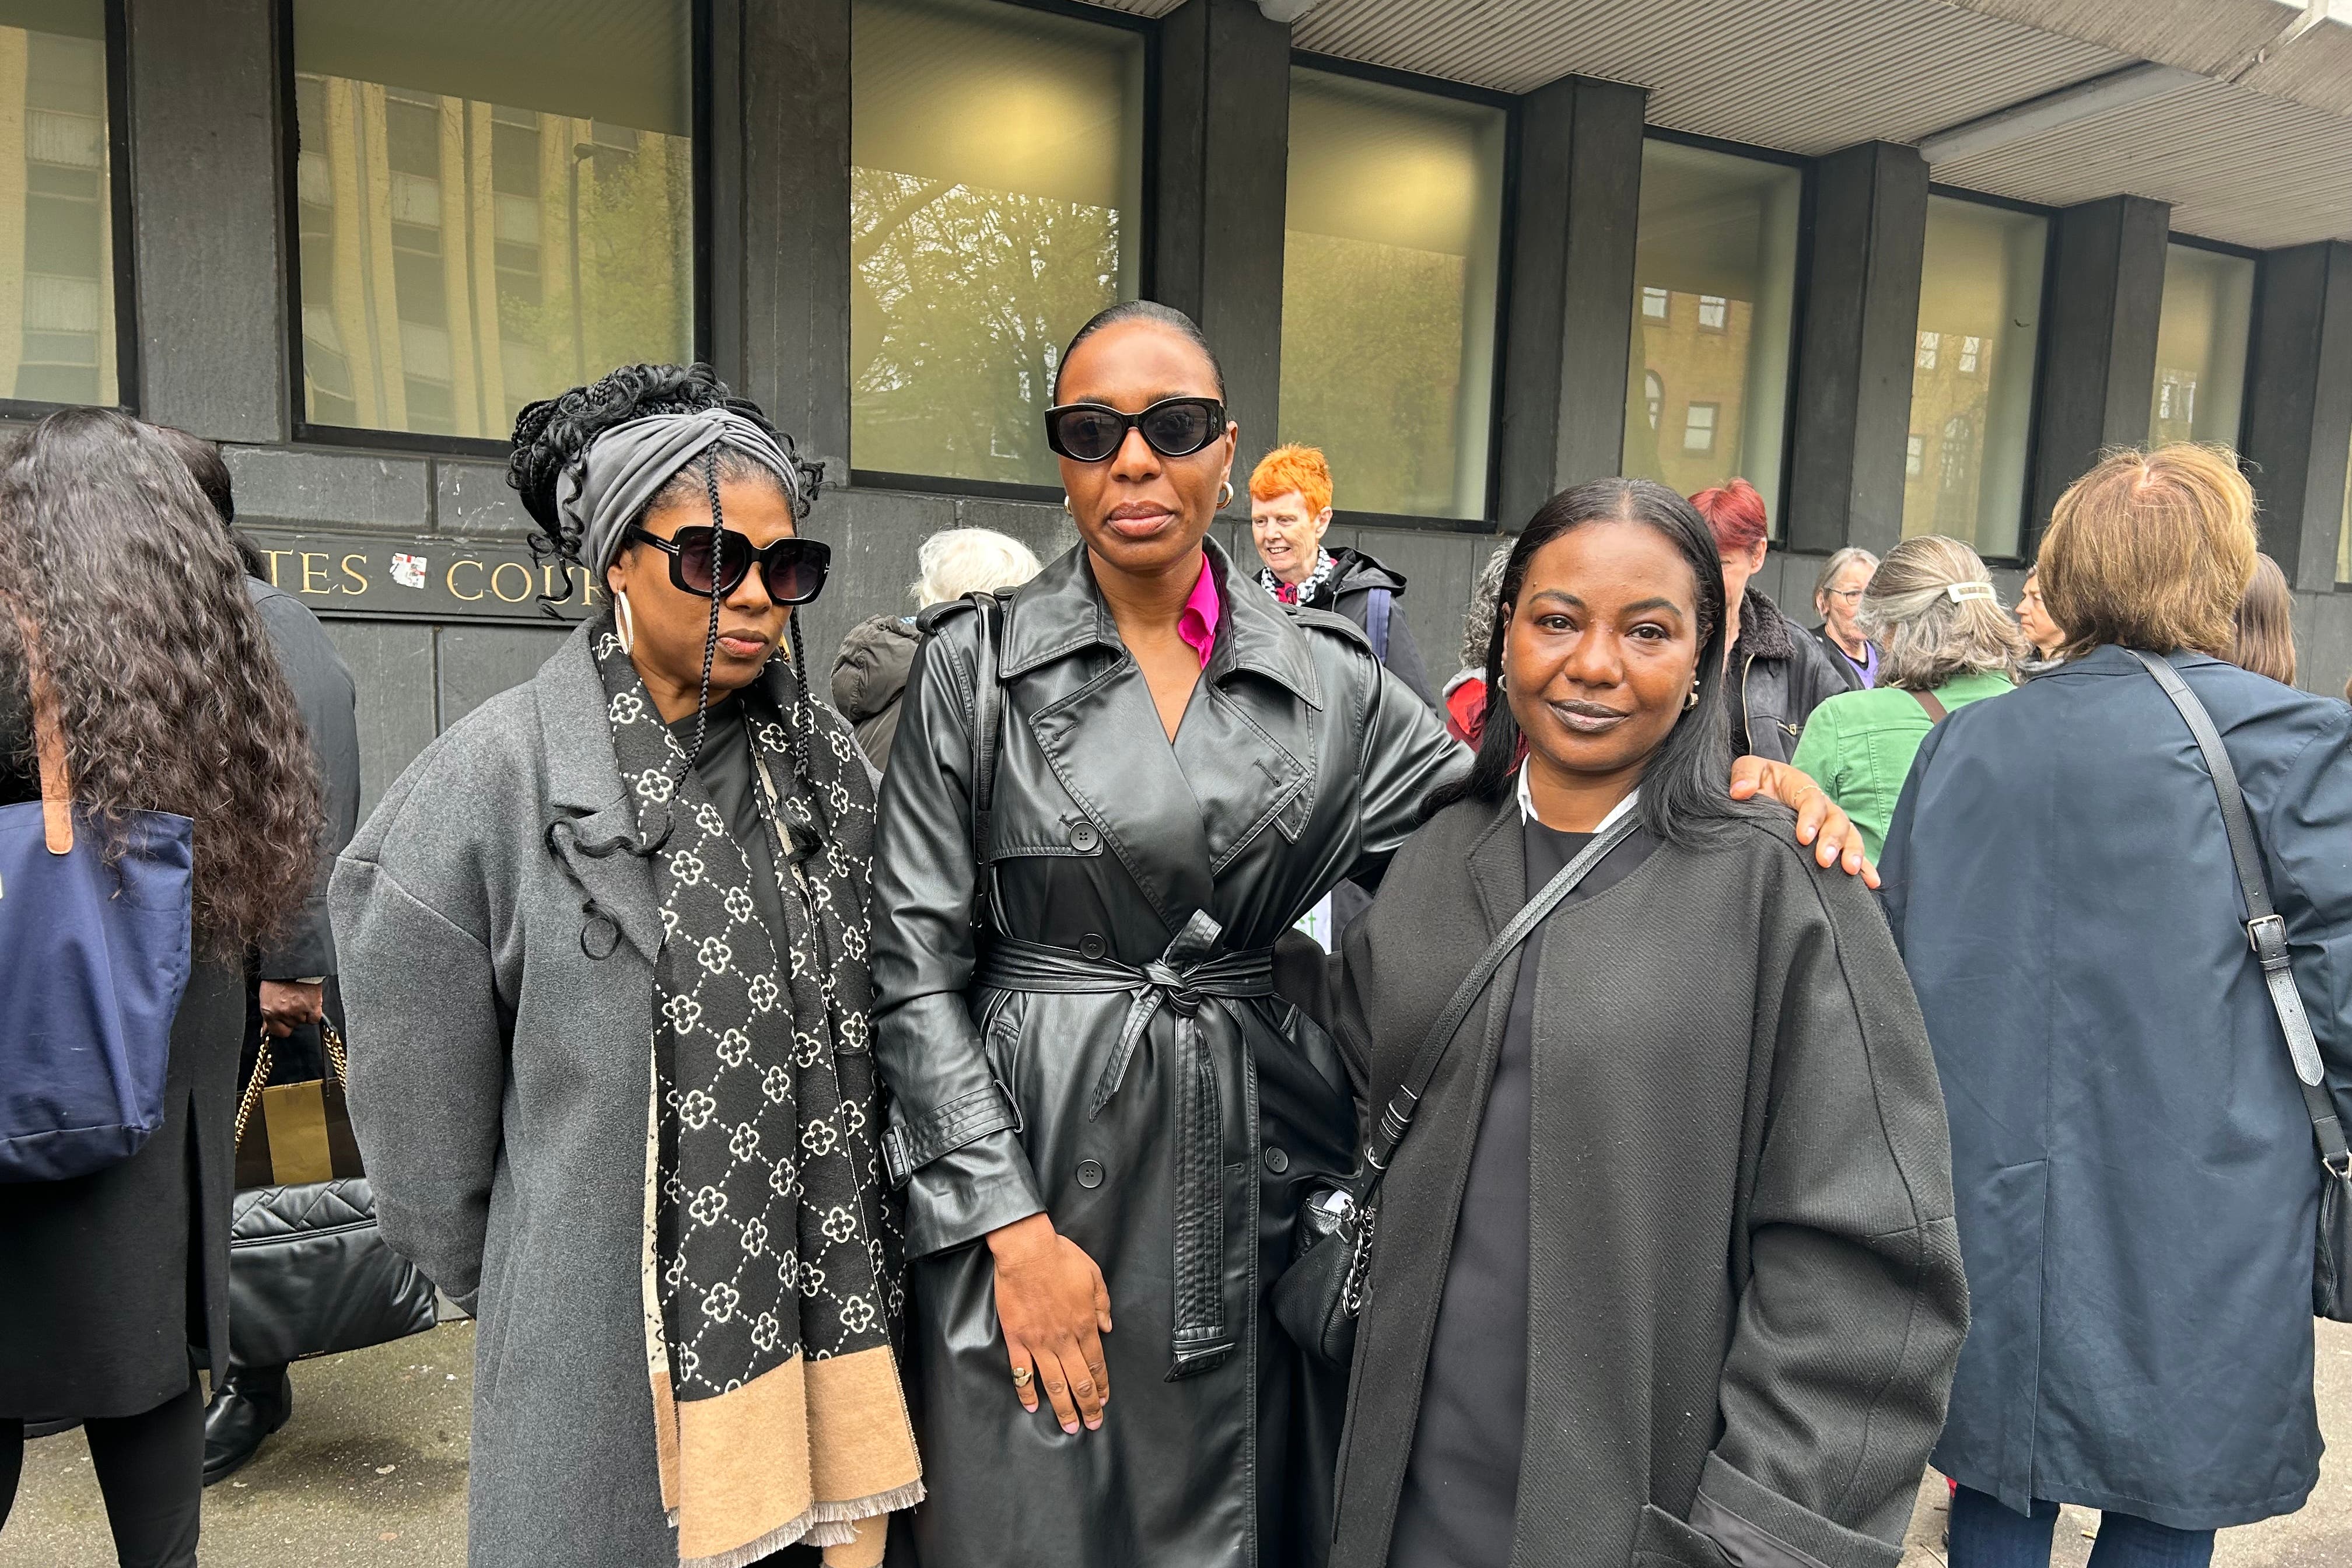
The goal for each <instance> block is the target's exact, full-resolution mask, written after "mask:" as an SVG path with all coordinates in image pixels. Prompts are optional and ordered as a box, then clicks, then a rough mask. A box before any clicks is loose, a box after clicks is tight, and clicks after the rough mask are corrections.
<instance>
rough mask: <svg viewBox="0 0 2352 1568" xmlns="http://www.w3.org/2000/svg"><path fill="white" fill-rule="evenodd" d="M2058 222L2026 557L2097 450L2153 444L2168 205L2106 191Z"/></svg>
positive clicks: (2023, 547) (2023, 545)
mask: <svg viewBox="0 0 2352 1568" xmlns="http://www.w3.org/2000/svg"><path fill="white" fill-rule="evenodd" d="M2171 226H2172V209H2171V208H2170V207H2169V206H2168V205H2165V204H2164V203H2162V202H2156V201H2149V200H2147V198H2146V197H2144V196H2109V197H2107V198H2106V199H2105V200H2104V201H2095V202H2085V203H2084V204H2083V205H2080V206H2073V207H2068V208H2067V209H2066V210H2065V211H2063V212H2062V213H2060V214H2059V215H2058V216H2057V217H2056V219H2055V221H2054V223H2053V228H2054V230H2055V243H2054V244H2053V246H2052V247H2051V260H2050V277H2049V279H2047V282H2046V284H2045V287H2044V290H2043V292H2044V295H2045V297H2046V299H2047V300H2048V301H2049V304H2048V308H2047V309H2046V310H2044V311H2043V314H2042V375H2041V390H2040V395H2038V396H2037V397H2036V398H2035V400H2034V430H2033V471H2032V478H2031V479H2030V480H2029V482H2028V486H2027V490H2026V509H2025V528H2024V531H2023V535H2022V537H2021V539H2020V541H2019V544H2018V553H2019V554H2020V555H2021V556H2024V557H2027V558H2029V559H2030V558H2031V557H2032V554H2033V551H2034V548H2035V546H2036V544H2037V543H2038V542H2039V541H2040V539H2041V536H2042V528H2043V527H2044V526H2045V525H2046V524H2047V523H2048V522H2049V521H2050V509H2051V508H2052V507H2053V506H2055V505H2057V504H2058V498H2059V497H2060V496H2061V495H2063V494H2064V493H2065V490H2066V487H2067V486H2068V485H2071V484H2073V483H2074V481H2075V480H2076V479H2081V478H2082V477H2083V475H2084V473H2085V472H2087V471H2088V470H2089V469H2090V468H2091V465H2092V464H2094V463H2095V462H2097V461H2098V458H2099V453H2100V451H2101V449H2102V448H2104V447H2124V446H2130V447H2137V446H2140V445H2143V444H2145V443H2146V441H2147V401H2148V395H2149V392H2150V390H2151V389H2152V388H2153V387H2154V386H2155V384H2156V331H2157V323H2158V319H2159V318H2161V317H2162V315H2163V314H2164V247H2165V245H2166V241H2167V236H2168V234H2169V232H2170V229H2171Z"/></svg>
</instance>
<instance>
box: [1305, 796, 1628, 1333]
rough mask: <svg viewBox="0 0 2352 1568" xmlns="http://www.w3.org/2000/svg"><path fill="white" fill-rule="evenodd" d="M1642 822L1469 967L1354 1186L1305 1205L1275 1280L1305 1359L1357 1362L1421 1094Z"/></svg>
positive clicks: (1532, 906)
mask: <svg viewBox="0 0 2352 1568" xmlns="http://www.w3.org/2000/svg"><path fill="white" fill-rule="evenodd" d="M1638 826H1640V822H1639V820H1638V818H1637V817H1636V816H1635V815H1634V814H1633V813H1632V812H1627V813H1626V814H1625V815H1624V816H1621V817H1619V818H1618V819H1617V820H1616V821H1615V822H1613V823H1612V824H1610V826H1608V827H1606V828H1604V829H1603V830H1601V832H1600V833H1598V834H1596V835H1594V837H1593V839H1592V842H1591V843H1590V844H1588V845H1586V846H1585V847H1584V848H1583V849H1582V850H1581V851H1580V853H1579V854H1578V855H1577V857H1576V858H1575V859H1573V860H1570V862H1569V863H1568V864H1567V865H1565V866H1563V867H1561V868H1560V869H1559V875H1558V876H1555V877H1554V878H1552V879H1551V880H1550V881H1549V882H1546V883H1545V884H1544V885H1543V888H1542V889H1541V890H1539V891H1538V893H1537V894H1536V896H1535V897H1534V898H1532V899H1529V900H1528V901H1527V905H1526V907H1524V908H1523V909H1521V910H1519V912H1518V913H1517V914H1516V915H1514V916H1512V917H1511V921H1510V923H1509V924H1508V925H1507V926H1505V927H1504V928H1503V929H1502V931H1501V932H1500V934H1498V935H1497V936H1496V938H1495V940H1494V942H1493V943H1492V944H1491V945H1489V946H1488V947H1487V949H1486V952H1484V953H1482V954H1481V955H1480V956H1479V959H1478V962H1477V963H1475V964H1473V965H1472V966H1471V968H1470V973H1468V974H1467V975H1466V976H1465V977H1464V979H1463V981H1462V984H1461V985H1460V986H1458V987H1457V988H1456V989H1455V990H1454V999H1453V1000H1452V1001H1450V1002H1448V1003H1447V1004H1446V1005H1445V1011H1444V1012H1443V1013H1441V1014H1439V1015H1438V1016H1437V1022H1436V1023H1434V1024H1433V1025H1431V1026H1430V1028H1429V1033H1428V1035H1427V1036H1425V1037H1423V1040H1422V1042H1421V1048H1420V1049H1419V1050H1418V1051H1416V1052H1414V1053H1413V1058H1412V1066H1411V1067H1410V1068H1408V1069H1407V1070H1406V1072H1405V1075H1404V1080H1403V1081H1402V1083H1400V1084H1399V1085H1398V1086H1397V1091H1396V1093H1395V1094H1394V1095H1392V1096H1391V1097H1390V1099H1389V1103H1388V1108H1387V1109H1386V1110H1382V1111H1381V1119H1380V1121H1379V1122H1378V1123H1377V1124H1376V1125H1375V1126H1374V1127H1373V1128H1372V1131H1371V1132H1370V1135H1369V1136H1368V1137H1366V1139H1365V1140H1364V1148H1363V1152H1362V1154H1361V1156H1360V1158H1359V1160H1358V1161H1357V1163H1356V1179H1355V1181H1354V1182H1353V1183H1351V1184H1349V1185H1348V1186H1345V1187H1328V1188H1326V1189H1325V1190H1324V1191H1322V1192H1320V1193H1318V1194H1315V1195H1314V1196H1313V1197H1311V1198H1309V1199H1307V1202H1306V1203H1305V1204H1304V1205H1302V1206H1301V1207H1300V1209H1299V1211H1298V1226H1297V1231H1296V1233H1295V1234H1294V1238H1293V1240H1292V1243H1291V1259H1292V1261H1291V1264H1290V1267H1289V1268H1286V1269H1284V1270H1283V1271H1282V1278H1281V1279H1277V1280H1276V1281H1275V1282H1274V1317H1275V1321H1276V1322H1278V1323H1280V1324H1281V1325H1282V1327H1283V1331H1284V1332H1286V1333H1287V1334H1288V1335H1289V1336H1290V1337H1291V1338H1292V1339H1293V1340H1294V1341H1296V1342H1297V1344H1298V1348H1299V1349H1301V1350H1303V1351H1305V1352H1307V1354H1309V1355H1311V1356H1313V1357H1315V1358H1316V1359H1317V1360H1318V1361H1320V1362H1323V1363H1327V1364H1328V1365H1330V1366H1334V1367H1344V1366H1346V1365H1347V1364H1348V1363H1349V1362H1350V1361H1352V1360H1353V1359H1354V1358H1355V1353H1356V1320H1357V1318H1358V1317H1359V1316H1360V1315H1361V1313H1362V1312H1363V1310H1364V1302H1365V1300H1366V1298H1367V1295H1368V1291H1369V1287H1370V1283H1371V1268H1372V1237H1373V1233H1374V1231H1375V1230H1376V1229H1377V1228H1378V1226H1379V1222H1380V1205H1379V1204H1378V1203H1377V1202H1376V1201H1375V1200H1376V1198H1377V1196H1378V1194H1379V1192H1380V1185H1381V1178H1382V1177H1384V1176H1386V1175H1387V1174H1388V1173H1389V1166H1390V1165H1391V1163H1394V1161H1395V1159H1396V1151H1397V1145H1398V1144H1399V1143H1402V1142H1404V1135H1405V1133H1406V1132H1407V1131H1410V1130H1411V1129H1412V1118H1413V1112H1414V1111H1415V1110H1419V1109H1420V1107H1421V1097H1422V1096H1423V1094H1426V1093H1427V1092H1428V1091H1429V1080H1430V1079H1431V1078H1433V1076H1435V1074H1436V1072H1437V1065H1438V1063H1439V1062H1440V1061H1442V1060H1443V1059H1444V1056H1445V1047H1447V1046H1448V1045H1450V1044H1452V1043H1453V1040H1454V1035H1455V1033H1456V1032H1458V1031H1459V1030H1460V1029H1461V1027H1462V1021H1463V1020H1464V1019H1465V1018H1466V1017H1468V1016H1469V1015H1470V1009H1471V1007H1472V1006H1473V1005H1475V1003H1476V1002H1477V1000H1478V997H1479V994H1480V993H1482V992H1484V991H1485V990H1486V985H1487V983H1488V982H1490V981H1492V980H1493V979H1494V978H1495V972H1496V970H1498V969H1500V968H1501V967H1502V966H1503V961H1504V960H1505V959H1507V958H1508V957H1510V955H1511V954H1512V953H1514V952H1517V951H1518V948H1519V945H1520V944H1521V943H1522V942H1526V941H1527V940H1528V936H1529V935H1530V934H1531V933H1532V932H1533V931H1535V929H1536V927H1537V926H1538V925H1540V924H1542V923H1543V921H1544V918H1545V917H1546V916H1548V915H1549V914H1550V913H1551V912H1552V910H1556V909H1558V908H1559V904H1560V900H1563V899H1565V898H1567V897H1568V896H1569V894H1570V893H1572V892H1574V891H1575V890H1576V888H1577V884H1578V883H1580V882H1581V881H1583V880H1584V879H1585V876H1586V874H1587V873H1588V872H1590V871H1591V869H1592V868H1593V867H1595V866H1597V865H1599V864H1600V863H1601V861H1602V860H1603V859H1605V858H1607V857H1608V854H1609V852H1610V851H1611V850H1612V849H1614V848H1616V847H1617V846H1618V845H1620V844H1622V843H1623V842H1624V841H1625V840H1626V838H1627V837H1630V836H1631V835H1632V834H1633V830H1634V829H1635V828H1636V827H1638Z"/></svg>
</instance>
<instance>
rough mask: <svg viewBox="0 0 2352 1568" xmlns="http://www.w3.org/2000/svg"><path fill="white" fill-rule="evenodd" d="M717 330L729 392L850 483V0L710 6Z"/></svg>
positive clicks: (709, 190) (708, 167)
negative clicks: (737, 394) (753, 406)
mask: <svg viewBox="0 0 2352 1568" xmlns="http://www.w3.org/2000/svg"><path fill="white" fill-rule="evenodd" d="M709 17H710V38H709V91H708V93H707V95H706V96H707V99H708V113H709V134H708V139H707V151H706V153H705V163H704V173H703V190H702V193H701V195H702V196H703V199H704V200H705V201H706V202H707V204H708V207H709V236H710V243H709V255H710V269H709V270H710V276H709V290H710V299H709V332H710V353H711V359H712V362H713V363H714V364H715V365H716V367H717V368H718V370H719V374H720V375H721V376H722V377H723V378H724V379H725V380H726V381H727V383H728V384H729V385H730V386H732V387H734V388H735V389H736V390H737V391H738V392H740V393H741V394H742V395H744V396H746V397H749V398H751V400H752V401H753V402H755V403H757V404H758V405H760V406H761V408H762V409H764V410H765V411H766V412H767V415H768V417H769V418H770V419H771V420H772V421H774V423H775V424H776V426H777V427H778V428H780V429H782V430H785V431H788V432H790V433H791V435H792V437H793V439H794V440H795V441H796V442H798V443H799V445H800V448H801V450H802V451H803V453H804V454H806V455H808V456H810V457H814V458H821V459H823V460H824V464H825V471H826V474H827V477H828V478H829V479H831V480H832V481H833V482H835V483H845V482H846V481H847V480H848V478H849V283H850V275H849V267H850V258H849V104H850V98H849V79H850V63H849V0H711V5H710V7H709Z"/></svg>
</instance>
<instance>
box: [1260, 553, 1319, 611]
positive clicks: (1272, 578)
mask: <svg viewBox="0 0 2352 1568" xmlns="http://www.w3.org/2000/svg"><path fill="white" fill-rule="evenodd" d="M1338 576H1339V557H1338V556H1336V555H1333V554H1332V553H1331V552H1329V551H1328V550H1318V551H1317V552H1315V570H1314V571H1313V572H1311V573H1309V574H1307V581H1305V582H1304V583H1286V582H1284V581H1283V580H1282V579H1281V578H1279V577H1277V576H1276V575H1275V574H1274V569H1273V568H1272V567H1270V566H1261V567H1259V568H1258V569H1257V580H1258V584H1259V585H1260V586H1261V587H1263V588H1265V591H1266V592H1267V593H1269V594H1272V595H1274V596H1275V597H1276V598H1277V599H1279V600H1281V601H1282V602H1283V603H1284V604H1286V605H1306V606H1307V608H1308V609H1313V608H1315V607H1316V605H1318V604H1327V603H1328V602H1329V601H1330V599H1331V597H1332V595H1333V592H1334V590H1335V588H1336V583H1335V581H1334V580H1335V579H1336V578H1337V577H1338Z"/></svg>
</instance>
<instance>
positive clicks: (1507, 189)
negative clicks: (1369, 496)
mask: <svg viewBox="0 0 2352 1568" xmlns="http://www.w3.org/2000/svg"><path fill="white" fill-rule="evenodd" d="M1290 66H1291V68H1292V69H1293V70H1299V69H1305V70H1315V71H1321V72H1323V73H1324V74H1325V75H1327V76H1345V77H1353V78H1355V79H1358V80H1359V81H1369V82H1377V83H1379V84H1381V85H1382V86H1385V87H1392V88H1396V89H1399V90H1401V91H1404V92H1414V93H1422V94H1424V95H1426V96H1428V97H1431V98H1450V99H1453V100H1455V101H1456V102H1460V103H1477V104H1484V105H1486V107H1488V108H1490V109H1499V110H1502V111H1503V178H1502V189H1501V191H1500V192H1499V193H1498V200H1499V201H1500V203H1501V222H1500V223H1499V224H1498V225H1497V226H1496V236H1495V247H1496V251H1495V384H1494V386H1493V388H1492V390H1490V391H1489V392H1488V394H1487V398H1486V502H1485V506H1484V509H1483V511H1482V513H1481V515H1479V516H1477V517H1425V516H1423V515H1420V514H1418V513H1413V512H1396V511H1363V510H1356V509H1354V508H1334V509H1333V510H1332V512H1331V521H1332V524H1333V526H1335V527H1339V528H1394V529H1412V530H1416V531H1421V532H1424V533H1475V534H1491V533H1493V532H1494V531H1495V530H1496V528H1497V527H1499V526H1500V523H1499V522H1498V521H1497V518H1498V515H1499V513H1500V512H1501V510H1502V492H1503V443H1502V438H1501V437H1502V433H1503V390H1504V387H1505V386H1506V385H1507V378H1508V373H1509V369H1510V366H1509V363H1508V361H1509V357H1510V352H1511V332H1510V327H1511V250H1512V247H1513V244H1514V241H1515V239H1516V237H1517V228H1518V209H1519V167H1520V147H1519V141H1520V136H1521V134H1522V122H1523V121H1524V119H1525V103H1526V99H1525V95H1524V94H1519V93H1508V92H1496V91H1495V90H1494V89H1491V88H1483V87H1473V86H1471V85H1470V84H1469V83H1467V82H1460V81H1447V80H1445V79H1444V78H1442V77H1433V76H1423V75H1421V74H1419V73H1418V72H1415V71H1402V70H1396V69H1393V68H1390V67H1388V66H1376V65H1370V64H1367V63H1366V62H1364V61H1362V60H1349V59H1341V58H1339V57H1338V56H1337V55H1318V54H1317V53H1315V52H1314V51H1313V50H1311V49H1300V48H1294V49H1292V50H1291V51H1290ZM1286 90H1287V89H1286ZM1286 157H1287V149H1286ZM1283 173H1284V184H1283V193H1284V194H1283V209H1284V210H1283V214H1282V216H1283V223H1284V226H1285V228H1287V227H1288V226H1289V218H1290V213H1289V181H1288V175H1289V170H1288V167H1287V163H1286V166H1285V168H1284V171H1283ZM1275 331H1276V347H1277V351H1278V349H1279V345H1280V342H1281V337H1280V334H1281V326H1280V323H1279V321H1278V320H1277V322H1276V328H1275ZM1276 435H1277V437H1278V436H1279V435H1280V431H1279V429H1278V428H1277V430H1276ZM1242 488H1243V489H1247V487H1246V486H1244V487H1242Z"/></svg>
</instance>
